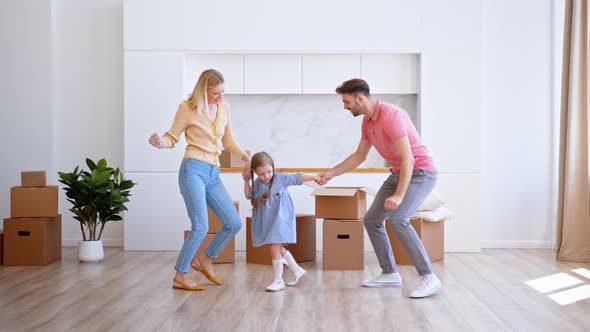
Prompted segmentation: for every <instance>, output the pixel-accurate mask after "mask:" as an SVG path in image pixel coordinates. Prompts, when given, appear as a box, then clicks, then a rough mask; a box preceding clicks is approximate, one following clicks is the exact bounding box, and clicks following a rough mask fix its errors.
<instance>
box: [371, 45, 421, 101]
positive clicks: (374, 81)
mask: <svg viewBox="0 0 590 332" xmlns="http://www.w3.org/2000/svg"><path fill="white" fill-rule="evenodd" d="M419 76H420V71H419V58H418V55H417V54H363V55H362V56H361V78H362V79H364V80H366V81H367V83H369V86H370V87H371V93H373V94H386V93H399V94H401V93H418V92H419V84H418V82H419Z"/></svg>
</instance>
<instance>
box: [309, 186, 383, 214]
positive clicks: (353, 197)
mask: <svg viewBox="0 0 590 332" xmlns="http://www.w3.org/2000/svg"><path fill="white" fill-rule="evenodd" d="M367 194H370V195H373V196H374V195H376V194H377V192H376V191H375V190H373V189H371V188H367V187H321V188H317V189H315V190H314V191H313V192H312V193H311V195H312V196H315V216H316V217H317V218H324V219H349V220H358V219H362V218H363V217H364V216H365V213H366V212H367Z"/></svg>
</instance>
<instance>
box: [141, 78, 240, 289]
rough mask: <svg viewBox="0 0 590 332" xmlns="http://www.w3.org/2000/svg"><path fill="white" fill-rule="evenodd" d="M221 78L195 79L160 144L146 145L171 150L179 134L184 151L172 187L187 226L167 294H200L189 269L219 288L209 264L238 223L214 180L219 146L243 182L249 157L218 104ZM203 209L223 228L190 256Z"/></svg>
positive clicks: (153, 140)
mask: <svg viewBox="0 0 590 332" xmlns="http://www.w3.org/2000/svg"><path fill="white" fill-rule="evenodd" d="M223 91H224V80H223V75H222V74H221V73H220V72H218V71H217V70H214V69H208V70H205V71H204V72H203V73H201V76H200V77H199V80H198V81H197V84H196V85H195V88H194V89H193V93H192V94H191V96H190V97H189V98H188V99H187V100H185V101H183V102H182V103H181V104H180V106H179V107H178V111H177V112H176V116H175V117H174V122H173V123H172V127H171V128H170V130H169V131H167V132H166V133H165V134H164V135H163V136H162V137H161V138H160V136H158V134H157V133H154V134H153V135H152V136H151V137H150V138H149V143H150V144H151V145H153V146H155V147H157V148H160V149H169V148H173V147H174V145H175V144H176V143H178V140H179V138H180V134H181V133H183V132H184V135H185V139H186V142H187V144H188V145H187V146H186V149H185V153H184V158H183V160H182V163H181V165H180V171H179V174H178V184H179V186H180V192H181V193H182V197H183V198H184V202H185V204H186V209H187V212H188V215H189V217H190V220H191V231H190V233H189V235H188V236H187V238H186V239H185V241H184V244H183V246H182V250H181V251H180V254H179V256H178V260H177V261H176V266H175V269H176V275H175V276H174V279H173V286H172V287H173V288H177V289H184V290H203V289H205V287H203V286H202V285H199V284H197V283H195V282H193V281H191V280H190V279H189V278H188V271H189V268H190V267H192V268H194V269H195V270H197V271H200V272H201V273H203V275H205V277H207V279H209V280H210V281H211V282H213V283H215V284H217V285H221V281H219V279H217V278H216V277H215V275H214V273H213V265H212V260H213V259H215V258H217V256H218V255H219V253H220V252H221V250H222V249H223V248H224V247H225V245H226V244H227V243H228V242H229V241H230V240H231V239H232V238H233V237H234V236H235V235H236V234H237V233H238V231H239V230H240V227H241V221H240V217H239V215H238V213H237V211H236V209H235V208H234V205H233V202H232V199H231V197H230V196H229V194H228V193H227V190H226V189H225V187H224V186H223V183H222V182H221V179H220V177H219V153H220V152H221V150H220V147H219V141H220V140H221V143H223V147H224V149H226V150H229V151H230V152H231V153H232V154H233V155H235V156H237V157H240V158H241V159H242V160H243V161H244V162H245V165H244V171H243V177H244V178H249V176H250V173H249V170H250V157H249V156H248V155H247V154H246V153H245V152H244V151H243V150H242V149H241V148H240V146H239V145H238V144H237V143H236V142H235V141H234V138H233V136H232V132H231V123H230V111H229V105H228V104H227V103H225V102H224V101H223ZM207 206H209V207H211V209H212V210H213V212H215V214H216V215H217V216H218V217H219V219H220V220H221V222H222V223H223V227H222V228H221V230H220V231H219V232H218V233H217V234H216V235H215V237H214V238H213V240H212V241H211V243H209V246H207V248H206V249H205V251H204V253H203V254H201V255H200V256H199V257H196V258H195V259H194V260H193V257H194V256H195V253H196V251H197V249H198V248H199V246H200V245H201V242H203V239H204V238H205V235H206V234H207V230H208V227H209V224H208V219H207Z"/></svg>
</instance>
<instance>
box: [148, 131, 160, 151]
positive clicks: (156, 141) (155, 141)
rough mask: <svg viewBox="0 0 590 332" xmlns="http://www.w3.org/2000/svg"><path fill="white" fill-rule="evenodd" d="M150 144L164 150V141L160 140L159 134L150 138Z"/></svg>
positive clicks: (154, 134)
mask: <svg viewBox="0 0 590 332" xmlns="http://www.w3.org/2000/svg"><path fill="white" fill-rule="evenodd" d="M148 143H150V145H152V146H155V147H157V148H158V149H161V148H162V140H161V139H160V136H159V135H158V133H153V134H152V136H150V139H149V140H148Z"/></svg>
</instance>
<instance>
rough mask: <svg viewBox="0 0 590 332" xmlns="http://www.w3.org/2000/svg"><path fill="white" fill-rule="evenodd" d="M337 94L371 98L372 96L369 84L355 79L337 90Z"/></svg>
mask: <svg viewBox="0 0 590 332" xmlns="http://www.w3.org/2000/svg"><path fill="white" fill-rule="evenodd" d="M336 93H337V94H339V95H342V94H355V95H356V94H359V93H362V94H364V95H365V96H367V97H369V96H370V95H371V93H370V89H369V84H367V82H365V81H364V80H362V79H360V78H353V79H351V80H348V81H346V82H344V83H342V84H341V85H339V86H338V87H337V88H336Z"/></svg>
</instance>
